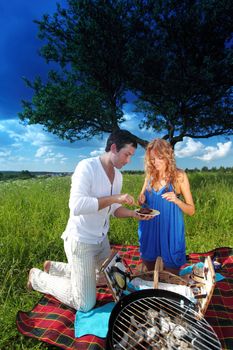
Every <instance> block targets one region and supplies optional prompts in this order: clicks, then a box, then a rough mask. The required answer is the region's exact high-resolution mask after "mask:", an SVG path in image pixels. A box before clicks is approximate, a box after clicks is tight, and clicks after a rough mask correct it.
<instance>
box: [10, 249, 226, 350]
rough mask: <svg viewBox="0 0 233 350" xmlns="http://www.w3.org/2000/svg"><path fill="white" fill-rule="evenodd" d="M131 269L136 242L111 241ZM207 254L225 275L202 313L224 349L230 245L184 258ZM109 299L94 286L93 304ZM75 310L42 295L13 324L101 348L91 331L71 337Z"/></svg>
mask: <svg viewBox="0 0 233 350" xmlns="http://www.w3.org/2000/svg"><path fill="white" fill-rule="evenodd" d="M112 248H115V249H117V250H118V252H119V254H120V255H121V256H123V258H124V260H125V261H126V263H127V264H128V265H129V266H130V267H131V269H132V270H133V271H137V270H138V268H139V266H140V264H141V261H140V256H139V250H138V246H130V245H128V246H122V245H114V246H112ZM207 255H210V256H211V258H216V259H217V261H218V262H220V263H221V269H220V270H219V271H218V272H219V273H221V275H223V276H224V277H225V278H224V279H223V280H221V281H220V282H217V283H216V287H215V290H214V294H213V296H212V299H211V301H210V304H209V306H208V309H207V312H206V314H205V319H206V320H207V322H209V324H210V325H211V326H212V327H213V329H214V330H215V332H216V334H217V336H218V337H219V340H220V342H221V345H222V349H224V350H230V349H231V350H232V349H233V249H232V248H225V247H224V248H216V249H214V250H211V251H209V252H206V253H191V254H189V255H188V262H189V263H191V264H193V263H196V262H198V261H201V260H203V258H204V257H205V256H207ZM109 301H112V295H111V293H110V291H109V289H107V288H102V289H101V288H99V289H98V290H97V306H100V305H103V304H104V303H106V302H109ZM75 313H76V311H75V310H74V309H72V308H70V307H67V306H65V305H64V304H61V303H60V302H59V301H58V300H56V299H55V298H53V297H51V296H49V295H44V296H43V297H42V298H41V299H40V300H39V302H38V303H37V304H36V305H35V307H34V308H33V309H32V310H31V311H28V312H23V311H19V312H18V314H17V317H16V325H17V328H18V330H19V332H21V333H22V334H24V335H25V336H28V337H32V338H36V339H38V340H40V341H42V342H45V343H48V344H50V345H51V344H52V345H54V346H56V347H58V348H61V349H66V350H74V349H78V350H104V349H105V339H102V338H98V337H95V336H93V335H85V336H83V337H80V338H75V337H74V319H75Z"/></svg>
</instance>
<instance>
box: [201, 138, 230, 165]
mask: <svg viewBox="0 0 233 350" xmlns="http://www.w3.org/2000/svg"><path fill="white" fill-rule="evenodd" d="M231 145H232V142H231V141H228V142H225V143H222V142H218V143H217V147H212V146H209V147H206V148H205V151H204V154H203V155H202V156H197V157H195V158H197V159H200V160H203V161H206V162H209V161H212V160H215V159H219V158H224V157H226V155H227V154H228V153H229V152H230V149H231Z"/></svg>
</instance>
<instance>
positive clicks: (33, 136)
mask: <svg viewBox="0 0 233 350" xmlns="http://www.w3.org/2000/svg"><path fill="white" fill-rule="evenodd" d="M60 2H61V1H60ZM61 3H65V0H64V1H63V2H61ZM55 9H56V1H53V0H49V1H48V0H40V1H28V0H20V1H18V0H11V1H2V2H1V4H0V21H1V26H2V30H1V36H0V171H3V170H15V171H21V170H29V171H61V172H72V171H73V170H74V168H75V166H76V164H77V163H78V161H79V160H81V159H83V158H86V157H90V156H95V155H98V154H101V153H102V152H103V151H104V146H105V143H106V139H107V136H108V135H104V136H103V137H102V138H98V139H93V140H91V141H89V142H86V141H79V142H76V143H72V144H71V143H69V142H68V141H62V140H60V139H58V137H56V136H55V135H53V134H50V133H48V132H46V131H44V130H43V127H42V126H41V125H30V126H24V125H22V123H21V122H20V121H19V118H18V115H17V114H18V112H20V111H21V110H22V106H21V100H23V99H24V100H27V99H29V100H30V98H31V96H32V91H31V90H30V89H29V88H27V87H26V86H25V83H24V81H23V79H22V78H23V77H27V78H28V79H30V80H33V79H34V78H35V76H38V75H39V76H41V77H43V78H46V76H47V72H48V70H49V68H50V67H49V66H48V65H47V64H46V63H45V61H44V60H43V59H42V58H41V57H40V56H39V55H38V50H39V49H40V47H41V46H42V42H41V41H40V40H39V39H38V38H37V32H38V31H37V26H36V24H34V23H33V20H34V19H40V18H41V17H42V15H43V14H45V13H53V12H54V11H55ZM124 112H125V117H126V122H125V123H124V124H123V125H122V126H121V127H122V128H124V129H128V130H129V131H131V132H132V133H134V134H136V135H137V136H139V137H142V138H144V139H147V140H149V141H150V140H152V139H153V138H155V137H161V136H162V135H159V134H155V133H154V132H152V131H150V130H149V131H148V130H147V131H146V130H139V129H138V128H137V123H136V122H135V118H136V115H135V113H134V112H133V107H132V105H130V104H128V105H125V106H124ZM175 154H176V161H177V165H178V166H179V167H181V168H184V169H185V168H195V167H197V168H202V167H203V166H207V167H209V168H211V167H220V166H224V167H228V166H230V167H232V166H233V137H230V138H228V139H226V138H225V137H213V138H210V139H190V138H185V139H184V141H183V142H180V143H178V144H176V147H175ZM143 155H144V150H143V149H142V148H141V147H140V146H139V147H138V150H137V152H136V154H135V156H134V157H133V159H132V161H131V163H130V164H128V165H127V167H125V168H124V169H125V170H126V169H128V170H129V169H137V170H142V169H143Z"/></svg>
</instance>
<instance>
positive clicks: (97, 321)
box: [74, 302, 115, 338]
mask: <svg viewBox="0 0 233 350" xmlns="http://www.w3.org/2000/svg"><path fill="white" fill-rule="evenodd" d="M114 306H115V303H114V302H111V303H107V304H105V305H103V306H100V307H96V308H95V309H92V310H90V311H88V312H82V311H77V312H76V315H75V322H74V330H75V337H76V338H79V337H82V336H83V335H86V334H93V335H95V336H97V337H100V338H105V337H106V336H107V332H108V321H109V317H110V314H111V311H112V309H113V307H114Z"/></svg>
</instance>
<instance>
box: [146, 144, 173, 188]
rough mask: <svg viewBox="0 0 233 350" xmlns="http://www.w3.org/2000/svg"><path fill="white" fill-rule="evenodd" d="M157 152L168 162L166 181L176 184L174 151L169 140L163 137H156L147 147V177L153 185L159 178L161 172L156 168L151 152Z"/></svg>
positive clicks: (158, 155)
mask: <svg viewBox="0 0 233 350" xmlns="http://www.w3.org/2000/svg"><path fill="white" fill-rule="evenodd" d="M153 151H154V153H155V156H156V157H161V158H163V159H164V160H165V162H166V171H165V173H166V178H165V180H166V182H167V184H169V183H171V184H172V185H173V186H175V185H176V179H177V168H176V162H175V156H174V151H173V149H172V146H171V144H170V143H169V142H167V141H166V140H163V139H154V140H153V141H151V142H150V143H149V144H148V145H147V148H146V154H145V172H146V176H147V178H148V179H149V180H150V185H151V187H154V184H155V183H156V182H157V181H158V180H159V172H158V170H157V169H156V168H155V166H154V163H153V162H152V161H151V152H153Z"/></svg>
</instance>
